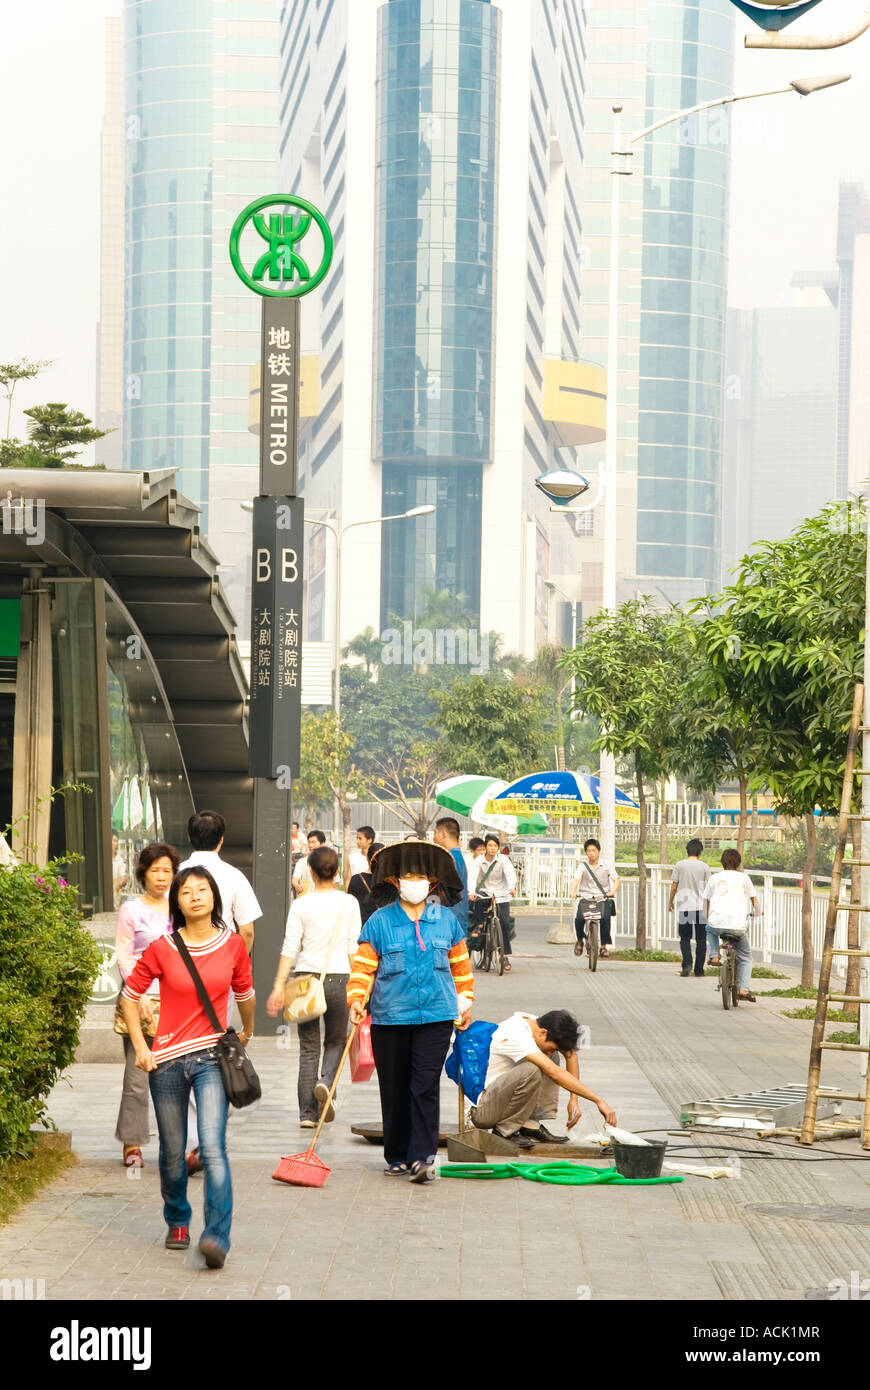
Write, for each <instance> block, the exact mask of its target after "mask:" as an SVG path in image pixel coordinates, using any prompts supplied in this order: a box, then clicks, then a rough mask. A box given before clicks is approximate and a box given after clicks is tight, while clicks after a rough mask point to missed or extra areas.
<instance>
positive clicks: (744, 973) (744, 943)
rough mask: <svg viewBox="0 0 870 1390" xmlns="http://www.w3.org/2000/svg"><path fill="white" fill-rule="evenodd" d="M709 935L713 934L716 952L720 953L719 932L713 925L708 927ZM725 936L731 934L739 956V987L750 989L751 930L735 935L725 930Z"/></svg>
mask: <svg viewBox="0 0 870 1390" xmlns="http://www.w3.org/2000/svg"><path fill="white" fill-rule="evenodd" d="M707 933H708V935H712V937H713V940H714V941H715V943H716V951H715V954H716V955H717V956H718V955H719V933H718V932H715V931H713V929H712V927H708V928H707ZM722 935H723V936H731V940H732V941H733V942H734V954H735V955H736V957H737V988H738V989H749V986H750V982H751V980H752V947H751V946H750V944H749V932H740V934H739V935H733V934H732V933H730V932H727V931H726V932H723V933H722Z"/></svg>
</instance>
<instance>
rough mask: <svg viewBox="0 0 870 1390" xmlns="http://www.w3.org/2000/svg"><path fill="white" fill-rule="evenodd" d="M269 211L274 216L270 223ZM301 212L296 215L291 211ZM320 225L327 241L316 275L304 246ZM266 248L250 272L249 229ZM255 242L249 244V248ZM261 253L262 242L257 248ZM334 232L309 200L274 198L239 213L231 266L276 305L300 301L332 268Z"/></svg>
mask: <svg viewBox="0 0 870 1390" xmlns="http://www.w3.org/2000/svg"><path fill="white" fill-rule="evenodd" d="M267 209H275V211H270V212H269V214H268V219H267V217H266V210H267ZM288 209H295V210H296V211H295V212H294V211H288ZM312 224H314V225H315V226H316V227H317V228H318V230H319V232H320V235H321V237H322V240H323V253H322V256H321V259H320V263H319V265H318V266H317V269H316V270H315V271H314V273H313V274H312V273H311V270H310V268H309V264H308V261H307V260H306V259H305V257H304V256H303V255H302V252H301V250H300V243H301V242H303V241H304V240H305V238H306V237H307V236H308V234H309V232H310V231H311V229H312ZM249 228H251V229H253V231H255V232H256V233H257V235H258V236H259V237H260V238H261V239H262V240H263V241H264V242H266V250H265V251H262V252H261V254H260V255H259V256H258V257H257V258H256V259H254V258H253V256H249V258H248V259H249V262H250V260H252V259H254V263H253V265H252V266H251V269H250V271H248V270H247V269H246V268H245V263H244V261H243V258H242V248H241V242H242V236H243V234H244V233H245V232H246V231H247V230H248V229H249ZM251 241H252V238H250V237H249V238H248V246H250V243H251ZM254 245H255V246H256V247H257V248H258V249H259V242H256V243H254ZM332 252H333V240H332V231H331V230H330V226H329V223H328V222H327V220H326V218H325V217H324V215H323V213H322V212H321V211H320V210H319V209H318V208H316V207H315V206H314V204H313V203H309V202H308V201H307V200H306V199H305V198H297V197H296V196H294V195H292V194H283V193H277V194H268V195H267V196H266V197H265V198H257V199H256V201H255V202H253V203H249V204H248V206H247V207H246V208H243V210H242V211H241V212H240V213H239V215H238V217H237V218H236V220H235V222H234V223H233V229H232V231H231V232H230V260H231V262H232V265H233V269H234V270H235V272H236V274H237V275H238V277H239V279H240V280H241V281H243V283H244V284H246V285H247V286H248V288H249V289H252V290H254V291H255V292H256V293H257V294H263V295H269V296H271V297H272V298H274V299H294V298H298V297H299V296H300V295H303V294H309V293H310V291H311V290H313V289H316V288H317V286H318V285H319V284H320V282H321V280H322V279H323V277H324V275H325V274H326V272H327V270H328V269H329V267H330V264H331V263H332Z"/></svg>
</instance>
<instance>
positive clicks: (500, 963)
mask: <svg viewBox="0 0 870 1390" xmlns="http://www.w3.org/2000/svg"><path fill="white" fill-rule="evenodd" d="M469 942H470V944H469V955H470V956H471V964H472V966H473V967H474V969H476V970H481V969H482V970H486V971H487V972H489V971H491V970H492V969H495V973H496V974H497V975H503V974H504V972H505V964H506V960H507V957H506V956H505V949H504V936H503V934H502V929H501V922H500V921H499V917H498V913H497V912H496V908H495V900H494V899H493V898H490V899H489V900H488V901H486V906H485V910H484V915H483V921H482V922H480V923H479V924H478V926H477V930H476V932H475V934H474V936H473V937H471V938H469Z"/></svg>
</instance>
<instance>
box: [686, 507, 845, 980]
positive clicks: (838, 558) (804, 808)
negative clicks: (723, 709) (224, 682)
mask: <svg viewBox="0 0 870 1390" xmlns="http://www.w3.org/2000/svg"><path fill="white" fill-rule="evenodd" d="M865 526H866V510H865V506H864V503H863V502H861V501H857V500H853V501H852V502H850V503H848V504H843V503H837V504H833V505H831V506H828V507H825V508H823V509H822V511H821V512H819V513H818V514H817V515H816V516H813V517H810V518H808V520H806V521H804V522H802V523H801V525H800V526H798V527H797V528H796V529H795V530H794V531H793V532H792V533H791V535H790V536H788V537H786V538H785V539H784V540H778V541H766V542H764V543H762V544H759V545H757V546H756V547H755V548H754V549H753V550H752V552H751V553H750V554H749V555H746V556H744V559H743V561H742V563H741V565H740V567H739V569H738V574H737V579H736V581H735V583H734V584H732V585H730V586H728V587H727V588H726V589H724V590H723V592H722V594H721V595H719V596H718V598H717V599H714V600H710V601H709V605H708V607H709V616H708V617H707V619H706V621H705V626H706V627H707V629H708V633H709V634H711V636H709V637H708V638H707V639H706V644H707V651H708V654H709V657H710V660H711V663H712V664H714V665H715V666H716V667H717V668H718V671H719V674H720V675H721V676H722V678H723V679H724V680H725V681H726V682H733V685H734V688H735V689H737V688H738V687H739V692H740V694H739V700H740V706H741V708H742V710H743V711H744V713H745V715H746V717H747V719H748V720H749V721H750V722H751V726H752V728H753V730H754V731H755V735H756V736H757V738H758V739H759V742H760V748H759V751H758V769H757V777H758V780H759V781H763V782H764V783H766V785H767V786H768V787H769V789H770V792H771V795H772V797H773V800H774V804H775V805H776V806H777V808H778V809H780V810H781V811H783V812H784V813H785V814H787V815H791V816H795V817H800V818H801V819H802V821H803V825H804V834H805V838H806V857H805V861H804V874H803V901H802V944H803V966H802V983H803V984H804V985H806V986H811V985H812V983H813V954H814V953H813V943H812V876H813V871H814V868H815V859H816V848H817V827H816V815H815V812H816V811H817V810H819V811H820V812H822V813H826V812H829V813H831V814H833V813H835V812H836V810H837V808H838V806H839V801H840V793H841V788H842V781H843V773H844V768H845V758H846V740H847V737H848V729H849V721H850V716H851V710H852V699H853V694H854V688H855V684H856V682H857V681H859V680H860V679H861V673H862V669H863V659H864V584H865V564H866V554H867V550H866V535H865ZM735 643H736V644H737V646H736V647H735ZM847 992H849V991H848V988H847ZM853 992H857V991H853Z"/></svg>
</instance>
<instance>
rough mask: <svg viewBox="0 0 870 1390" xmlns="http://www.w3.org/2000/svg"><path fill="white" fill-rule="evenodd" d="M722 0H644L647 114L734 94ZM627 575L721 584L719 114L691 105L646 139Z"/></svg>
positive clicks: (672, 586)
mask: <svg viewBox="0 0 870 1390" xmlns="http://www.w3.org/2000/svg"><path fill="white" fill-rule="evenodd" d="M733 14H734V11H733V9H732V8H731V7H730V6H729V5H727V4H725V3H724V0H695V3H692V0H684V3H682V4H674V3H672V0H670V2H668V0H649V4H648V6H647V26H648V27H647V44H648V56H647V89H646V122H647V124H652V123H653V122H654V121H656V120H659V119H661V118H662V117H663V116H665V115H668V114H669V113H671V112H674V111H679V110H680V109H681V108H683V107H687V106H694V105H695V104H697V103H699V102H703V101H709V100H711V99H712V98H714V97H717V96H725V95H726V94H727V93H729V92H731V91H733V66H734V63H733V50H734V19H733ZM640 157H642V158H643V161H644V202H643V266H642V282H641V316H640V359H639V372H640V398H639V402H638V406H639V413H638V440H637V473H638V479H637V571H638V574H639V575H650V576H652V577H654V578H655V579H657V580H661V581H668V583H664V584H663V585H662V587H664V589H665V592H666V593H667V594H668V597H669V598H672V599H674V600H679V599H680V598H683V597H690V596H691V594H692V593H695V592H698V593H700V592H704V591H705V590H708V589H710V588H714V587H716V586H717V585H718V582H719V547H720V528H721V514H722V499H721V490H722V477H721V450H722V411H723V386H724V348H725V297H726V292H727V259H726V253H727V245H726V241H727V230H728V179H729V167H730V148H729V142H728V121H727V117H726V116H725V115H724V114H723V113H721V112H716V111H712V112H709V113H708V112H702V113H700V114H699V115H697V116H694V117H690V118H687V119H686V120H684V121H682V122H679V123H675V124H674V125H671V126H666V127H665V128H664V129H663V130H660V131H657V132H656V133H655V135H652V136H649V137H648V138H647V140H646V141H645V145H644V150H643V154H642V156H640Z"/></svg>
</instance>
